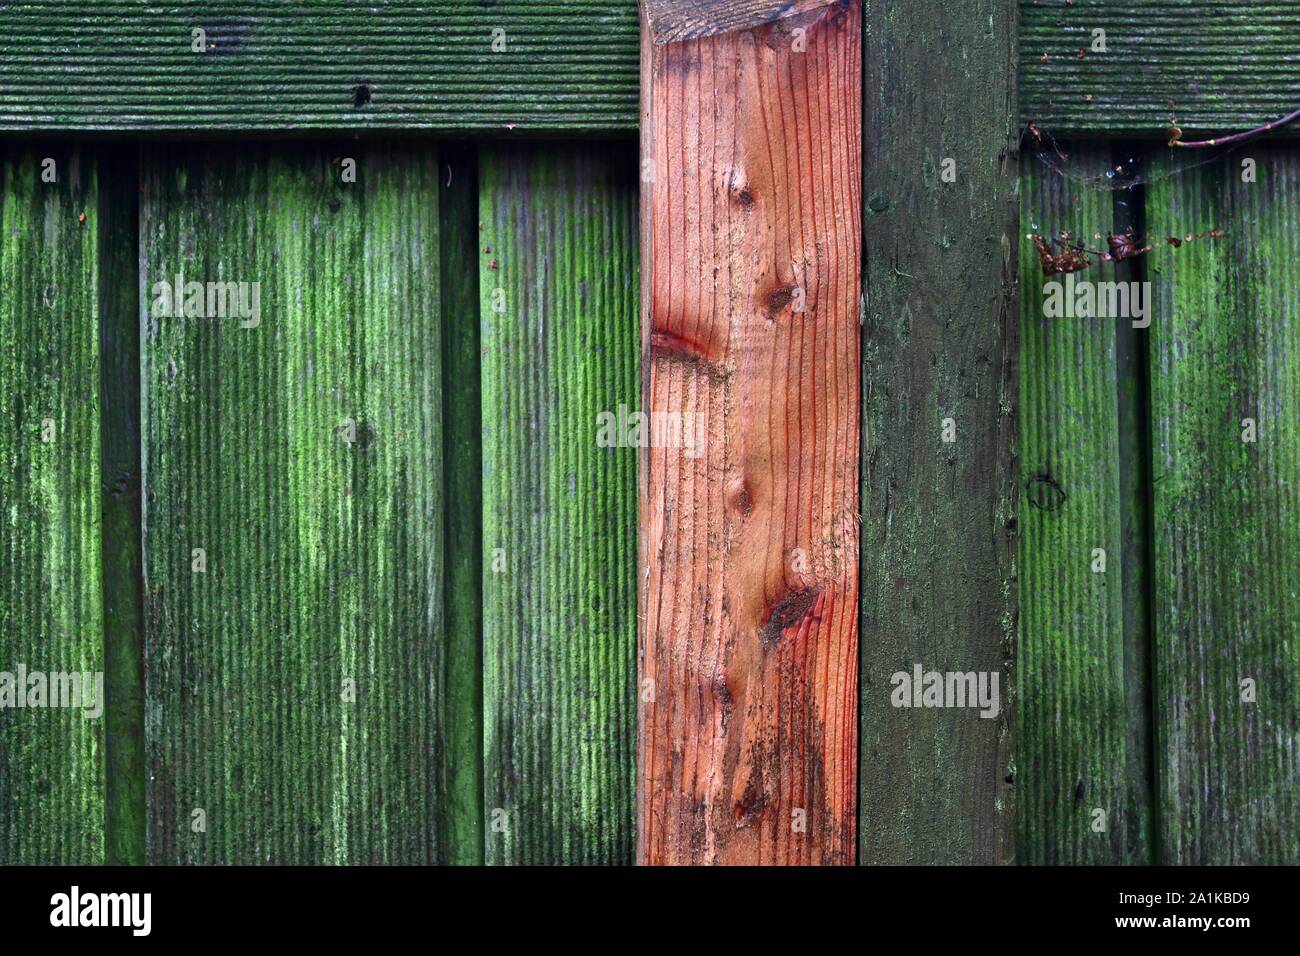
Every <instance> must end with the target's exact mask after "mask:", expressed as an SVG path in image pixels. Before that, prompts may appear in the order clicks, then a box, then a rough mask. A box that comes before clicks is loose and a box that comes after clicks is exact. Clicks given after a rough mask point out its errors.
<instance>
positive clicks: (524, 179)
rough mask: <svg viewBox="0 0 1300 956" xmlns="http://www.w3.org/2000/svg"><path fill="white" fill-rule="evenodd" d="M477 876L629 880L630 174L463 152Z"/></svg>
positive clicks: (561, 159)
mask: <svg viewBox="0 0 1300 956" xmlns="http://www.w3.org/2000/svg"><path fill="white" fill-rule="evenodd" d="M479 155H480V205H479V208H480V220H481V223H482V232H481V233H480V241H481V248H480V270H479V288H480V296H481V299H482V321H483V339H482V363H483V366H482V375H483V547H484V574H483V592H484V598H483V600H484V612H483V613H484V621H483V643H484V735H485V740H484V746H485V768H484V775H485V780H484V784H485V788H486V796H485V811H486V814H487V822H488V826H487V832H486V835H485V839H486V842H487V848H486V859H487V862H489V863H522V864H533V863H583V864H597V863H605V864H608V863H631V862H632V852H633V832H634V819H635V817H634V814H635V804H634V800H635V784H634V779H635V778H634V774H635V740H636V730H635V719H636V718H635V701H636V697H635V686H634V681H635V661H634V657H633V653H634V648H635V641H636V639H635V627H636V624H635V608H636V586H635V581H634V578H633V574H634V568H635V549H636V518H635V508H636V504H635V487H636V478H635V475H636V452H635V451H634V450H633V449H632V448H629V447H606V446H607V445H608V442H606V441H603V440H602V438H603V437H607V436H602V433H601V432H600V431H598V426H599V425H601V423H602V421H603V419H601V417H600V416H602V415H603V414H604V413H612V414H613V415H614V416H615V417H617V416H618V414H619V412H620V409H624V410H628V411H635V408H636V394H637V381H638V364H637V349H636V289H637V283H636V252H635V251H636V199H637V188H636V181H635V170H636V162H635V157H634V155H633V154H632V151H631V150H626V151H625V150H622V149H617V150H613V151H611V150H610V149H609V148H608V147H602V148H591V147H582V148H577V147H552V146H537V147H535V148H522V147H520V148H512V147H503V146H484V147H482V148H481V150H480V154H479Z"/></svg>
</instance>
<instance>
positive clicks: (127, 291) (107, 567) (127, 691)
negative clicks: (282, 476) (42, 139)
mask: <svg viewBox="0 0 1300 956" xmlns="http://www.w3.org/2000/svg"><path fill="white" fill-rule="evenodd" d="M139 155H140V148H139V146H137V145H136V144H133V143H121V144H112V145H109V144H100V145H99V146H98V147H97V148H96V149H95V156H96V158H97V161H98V164H99V171H100V175H99V249H100V253H99V255H100V275H101V276H102V277H103V281H101V282H100V283H99V304H100V369H101V375H100V396H101V412H100V425H101V439H100V444H101V454H100V460H101V463H102V464H101V468H102V472H101V483H102V498H103V511H102V513H103V529H102V534H101V536H100V540H101V542H102V552H101V553H102V563H103V580H104V585H103V591H104V682H105V697H106V701H105V707H106V711H105V752H104V758H105V759H104V775H105V797H106V817H105V825H106V835H107V844H106V855H105V862H107V863H109V864H115V865H125V864H133V865H138V864H141V863H143V862H145V792H144V790H145V776H146V773H147V769H146V767H145V746H144V653H143V650H144V601H143V591H142V582H143V579H144V568H143V564H142V562H143V555H142V553H141V541H140V539H141V535H140V528H141V508H140V467H141V456H140V307H139V293H140V285H139V282H137V281H136V277H137V275H138V274H139V269H140V256H139V251H138V249H139V241H140V214H139V212H140V200H139V194H140V175H139Z"/></svg>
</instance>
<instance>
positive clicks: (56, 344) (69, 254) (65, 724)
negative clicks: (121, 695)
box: [0, 144, 104, 864]
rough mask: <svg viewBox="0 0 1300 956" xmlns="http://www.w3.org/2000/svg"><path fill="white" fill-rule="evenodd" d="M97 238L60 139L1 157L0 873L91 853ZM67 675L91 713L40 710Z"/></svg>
mask: <svg viewBox="0 0 1300 956" xmlns="http://www.w3.org/2000/svg"><path fill="white" fill-rule="evenodd" d="M46 158H49V159H51V160H53V161H54V163H55V166H54V167H53V172H54V174H55V176H56V177H57V179H56V181H55V182H45V181H43V179H42V172H43V168H44V167H43V160H45V159H46ZM97 240H98V209H97V170H96V166H95V163H94V162H93V161H92V160H91V159H89V158H88V157H87V156H86V155H85V152H84V151H83V150H81V149H78V148H76V147H69V146H66V145H63V144H50V145H48V146H43V147H31V148H23V149H14V148H8V147H7V148H5V150H4V152H3V153H2V154H0V708H3V709H0V794H3V799H0V863H6V864H13V863H25V864H35V863H57V864H96V863H101V862H103V860H104V773H103V745H104V720H103V715H102V711H103V698H102V695H100V694H98V693H96V686H95V680H94V677H93V675H95V674H102V672H103V670H104V648H103V609H102V605H101V600H100V560H99V534H100V511H99V509H100V495H99V437H100V429H99V295H98V282H99V277H100V270H99V260H98V249H97ZM72 672H76V673H78V674H87V675H90V677H91V680H90V687H89V690H90V692H91V693H92V695H93V696H95V697H96V698H97V701H96V705H97V706H92V707H91V708H89V709H84V708H81V707H66V706H65V707H53V706H50V704H51V703H52V702H53V698H52V697H51V696H50V695H51V693H53V688H52V687H51V686H49V680H50V678H51V676H52V675H59V674H69V673H72ZM20 697H21V698H22V699H23V703H24V704H25V705H26V706H24V707H22V708H19V706H18V703H19V698H20ZM81 700H84V697H82V696H81V695H78V699H77V700H76V701H72V702H74V703H76V702H80V701H81ZM96 710H98V711H99V714H98V715H97V716H95V717H93V718H92V717H90V715H93V714H95V711H96Z"/></svg>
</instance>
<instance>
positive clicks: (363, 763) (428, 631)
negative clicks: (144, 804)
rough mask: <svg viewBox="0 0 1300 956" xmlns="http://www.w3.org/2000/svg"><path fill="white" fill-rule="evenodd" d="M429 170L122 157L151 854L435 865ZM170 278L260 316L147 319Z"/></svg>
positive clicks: (188, 151) (408, 162)
mask: <svg viewBox="0 0 1300 956" xmlns="http://www.w3.org/2000/svg"><path fill="white" fill-rule="evenodd" d="M343 157H352V158H355V160H356V162H357V182H356V183H353V184H345V183H342V182H340V170H341V166H340V164H339V163H338V160H339V159H341V158H343ZM439 172H440V171H439V168H438V162H437V151H436V150H435V149H433V148H432V147H430V146H427V145H426V146H422V147H421V148H420V149H418V150H414V149H399V148H395V147H386V146H382V145H380V146H373V147H363V146H360V145H358V144H356V143H351V144H346V145H343V146H340V147H337V148H327V147H323V146H322V147H317V146H291V145H286V144H279V145H277V146H276V147H274V149H271V148H264V147H251V146H248V145H243V146H240V147H238V148H225V147H218V146H213V145H211V144H207V145H203V146H190V147H150V148H148V149H147V150H146V151H145V153H144V157H143V159H142V187H141V188H142V200H141V203H142V205H141V214H140V219H141V221H140V260H139V261H140V287H141V293H140V294H141V328H142V332H141V339H142V342H141V350H142V372H141V376H142V381H143V408H144V411H143V451H144V509H145V514H144V555H145V562H144V569H145V582H144V589H145V620H146V633H145V666H146V675H147V676H146V701H147V711H146V731H147V755H148V761H149V781H148V814H149V834H148V855H149V859H150V861H151V862H155V863H178V862H186V863H432V862H440V861H444V860H446V859H448V858H450V857H451V855H452V852H453V851H452V849H451V847H450V845H449V843H450V835H449V834H450V833H451V832H454V828H453V827H452V826H451V825H450V824H449V821H448V819H447V813H448V807H449V806H450V801H449V799H448V797H447V786H448V774H447V768H446V758H447V745H446V743H445V738H446V735H447V726H448V721H447V716H446V707H447V701H446V696H445V689H444V674H445V667H446V660H445V655H446V645H445V633H446V632H445V624H444V577H443V556H444V538H443V535H444V506H445V499H444V489H443V469H442V455H443V440H442V439H443V436H442V431H441V428H442V380H441V363H442V353H441V342H440V315H439V309H440V294H439V288H440V286H439V258H440V257H439V242H438V238H439V233H438V225H439V222H438V220H439V203H438V178H439ZM178 273H183V274H184V276H185V281H186V282H191V281H198V282H210V281H218V280H220V281H228V282H247V283H250V284H251V283H253V282H259V283H260V323H259V324H257V325H256V327H243V323H244V320H241V319H240V318H238V317H224V318H211V317H208V318H196V317H186V318H177V317H169V316H167V315H161V316H160V315H157V314H155V313H156V305H157V303H156V297H157V290H156V289H155V284H156V283H158V282H161V281H164V280H166V281H169V282H171V281H174V279H173V278H172V277H174V276H176V275H177V274H178ZM250 292H251V286H250ZM349 421H351V422H352V423H354V424H355V433H354V434H350V432H349V430H348V425H347V423H348V422H349ZM350 439H354V440H350ZM196 548H202V549H204V550H205V551H206V562H207V565H206V571H205V572H203V573H196V571H195V570H194V563H193V562H194V555H193V549H196ZM348 680H351V681H354V682H355V697H354V700H352V701H350V700H349V699H347V696H346V692H347V691H348V689H349V688H348V685H347V684H346V683H345V682H346V681H348ZM197 810H202V811H203V812H204V814H205V817H206V821H205V822H206V830H205V831H202V832H196V830H195V827H196V824H197V822H198V821H197V819H196V817H195V811H197Z"/></svg>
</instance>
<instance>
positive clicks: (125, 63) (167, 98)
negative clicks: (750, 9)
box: [0, 0, 639, 134]
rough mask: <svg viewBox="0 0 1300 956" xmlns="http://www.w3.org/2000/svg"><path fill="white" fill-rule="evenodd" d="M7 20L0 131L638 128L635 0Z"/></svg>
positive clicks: (274, 3)
mask: <svg viewBox="0 0 1300 956" xmlns="http://www.w3.org/2000/svg"><path fill="white" fill-rule="evenodd" d="M4 12H5V29H4V31H3V33H2V34H0V130H14V131H20V132H22V131H32V130H58V131H75V130H129V131H166V132H182V131H202V132H209V133H214V132H215V133H223V132H232V133H234V132H241V131H250V130H258V131H268V132H274V133H283V132H286V131H289V132H295V133H301V132H313V131H314V132H318V133H319V132H325V133H331V134H333V133H338V132H340V131H348V132H353V131H393V130H401V129H430V130H444V131H453V130H463V131H480V132H483V131H487V132H506V131H507V130H511V129H518V130H520V131H539V130H546V131H557V130H578V129H581V130H587V131H591V130H604V131H621V132H631V131H633V130H635V129H636V123H637V62H638V60H637V51H638V36H639V34H638V28H637V11H636V4H635V3H634V2H633V0H495V2H491V3H487V2H484V0H438V2H436V3H428V2H425V0H375V2H371V3H355V2H352V0H290V2H282V0H172V2H169V3H166V4H145V3H141V2H139V0H97V2H87V0H73V2H70V0H17V2H12V3H6V4H4ZM196 29H201V30H203V31H204V35H203V36H202V37H199V38H197V39H196V36H195V34H194V31H195V30H196ZM196 43H197V45H198V48H199V50H201V51H203V52H196V50H195V44H196Z"/></svg>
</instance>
